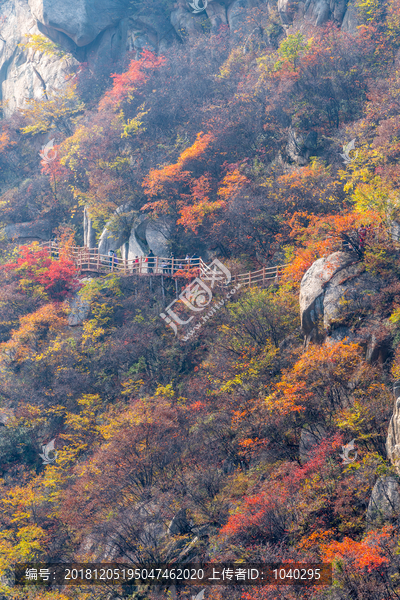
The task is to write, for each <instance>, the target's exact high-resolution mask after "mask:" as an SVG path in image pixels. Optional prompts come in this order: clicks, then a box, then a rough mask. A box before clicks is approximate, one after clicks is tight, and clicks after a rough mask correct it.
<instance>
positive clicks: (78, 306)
mask: <svg viewBox="0 0 400 600" xmlns="http://www.w3.org/2000/svg"><path fill="white" fill-rule="evenodd" d="M69 309H70V312H69V314H68V325H69V326H70V327H76V326H77V325H82V323H83V321H85V319H87V318H88V316H89V313H90V302H87V301H86V300H83V298H81V297H80V296H79V295H77V296H75V297H74V298H72V300H70V302H69Z"/></svg>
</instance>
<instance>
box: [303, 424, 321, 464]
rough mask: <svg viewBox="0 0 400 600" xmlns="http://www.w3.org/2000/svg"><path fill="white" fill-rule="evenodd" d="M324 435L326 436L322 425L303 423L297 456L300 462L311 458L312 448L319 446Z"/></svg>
mask: <svg viewBox="0 0 400 600" xmlns="http://www.w3.org/2000/svg"><path fill="white" fill-rule="evenodd" d="M324 437H326V430H325V427H324V426H323V425H318V424H317V425H313V426H311V425H305V426H304V427H303V429H302V431H301V435H300V444H299V456H300V460H301V462H302V464H304V463H306V462H307V461H309V460H310V458H312V456H313V450H314V449H315V448H316V447H317V446H319V444H320V443H321V440H322V439H323V438H324Z"/></svg>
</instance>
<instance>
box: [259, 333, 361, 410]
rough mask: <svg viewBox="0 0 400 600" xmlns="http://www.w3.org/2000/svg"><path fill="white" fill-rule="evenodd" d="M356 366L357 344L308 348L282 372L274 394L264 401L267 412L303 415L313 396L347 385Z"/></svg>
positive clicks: (358, 349)
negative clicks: (299, 413)
mask: <svg viewBox="0 0 400 600" xmlns="http://www.w3.org/2000/svg"><path fill="white" fill-rule="evenodd" d="M359 362H360V348H359V346H358V344H347V343H344V342H337V343H336V344H332V345H328V344H325V345H323V346H319V345H316V344H315V345H310V346H309V348H308V349H307V351H306V352H304V354H303V355H302V356H301V357H300V358H299V360H298V361H297V362H296V363H295V365H294V366H293V368H291V369H288V370H286V371H284V372H283V375H282V378H281V380H280V381H279V382H278V383H277V384H276V385H275V391H274V392H273V393H272V394H271V395H270V396H268V397H267V398H266V404H267V407H268V409H269V410H270V411H271V412H274V413H278V414H280V415H288V414H290V413H295V412H300V411H304V410H305V408H306V405H307V402H308V401H310V400H312V399H313V397H314V396H315V397H316V398H318V397H320V396H321V393H322V395H323V394H324V391H325V392H326V391H327V390H328V389H332V388H333V387H334V386H335V385H341V382H343V381H348V380H349V377H350V375H351V373H352V372H353V371H354V370H355V369H356V368H357V366H358V364H359Z"/></svg>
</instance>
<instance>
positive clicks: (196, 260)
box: [191, 252, 200, 267]
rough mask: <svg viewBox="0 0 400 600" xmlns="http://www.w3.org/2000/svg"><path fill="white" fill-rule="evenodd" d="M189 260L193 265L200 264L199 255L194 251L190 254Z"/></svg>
mask: <svg viewBox="0 0 400 600" xmlns="http://www.w3.org/2000/svg"><path fill="white" fill-rule="evenodd" d="M191 262H192V266H193V267H198V266H199V265H200V256H197V254H196V252H195V253H194V254H193V255H192V258H191Z"/></svg>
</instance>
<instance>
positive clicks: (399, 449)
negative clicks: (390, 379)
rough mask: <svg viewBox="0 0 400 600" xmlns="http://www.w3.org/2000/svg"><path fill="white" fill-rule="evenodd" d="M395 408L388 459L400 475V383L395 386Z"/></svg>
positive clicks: (388, 442) (390, 426)
mask: <svg viewBox="0 0 400 600" xmlns="http://www.w3.org/2000/svg"><path fill="white" fill-rule="evenodd" d="M393 392H394V397H395V401H394V408H393V414H392V417H391V419H390V423H389V429H388V434H387V438H386V452H387V457H388V459H389V460H390V462H391V463H392V465H393V466H394V467H396V469H397V471H398V472H399V473H400V382H397V384H395V385H394V388H393Z"/></svg>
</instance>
